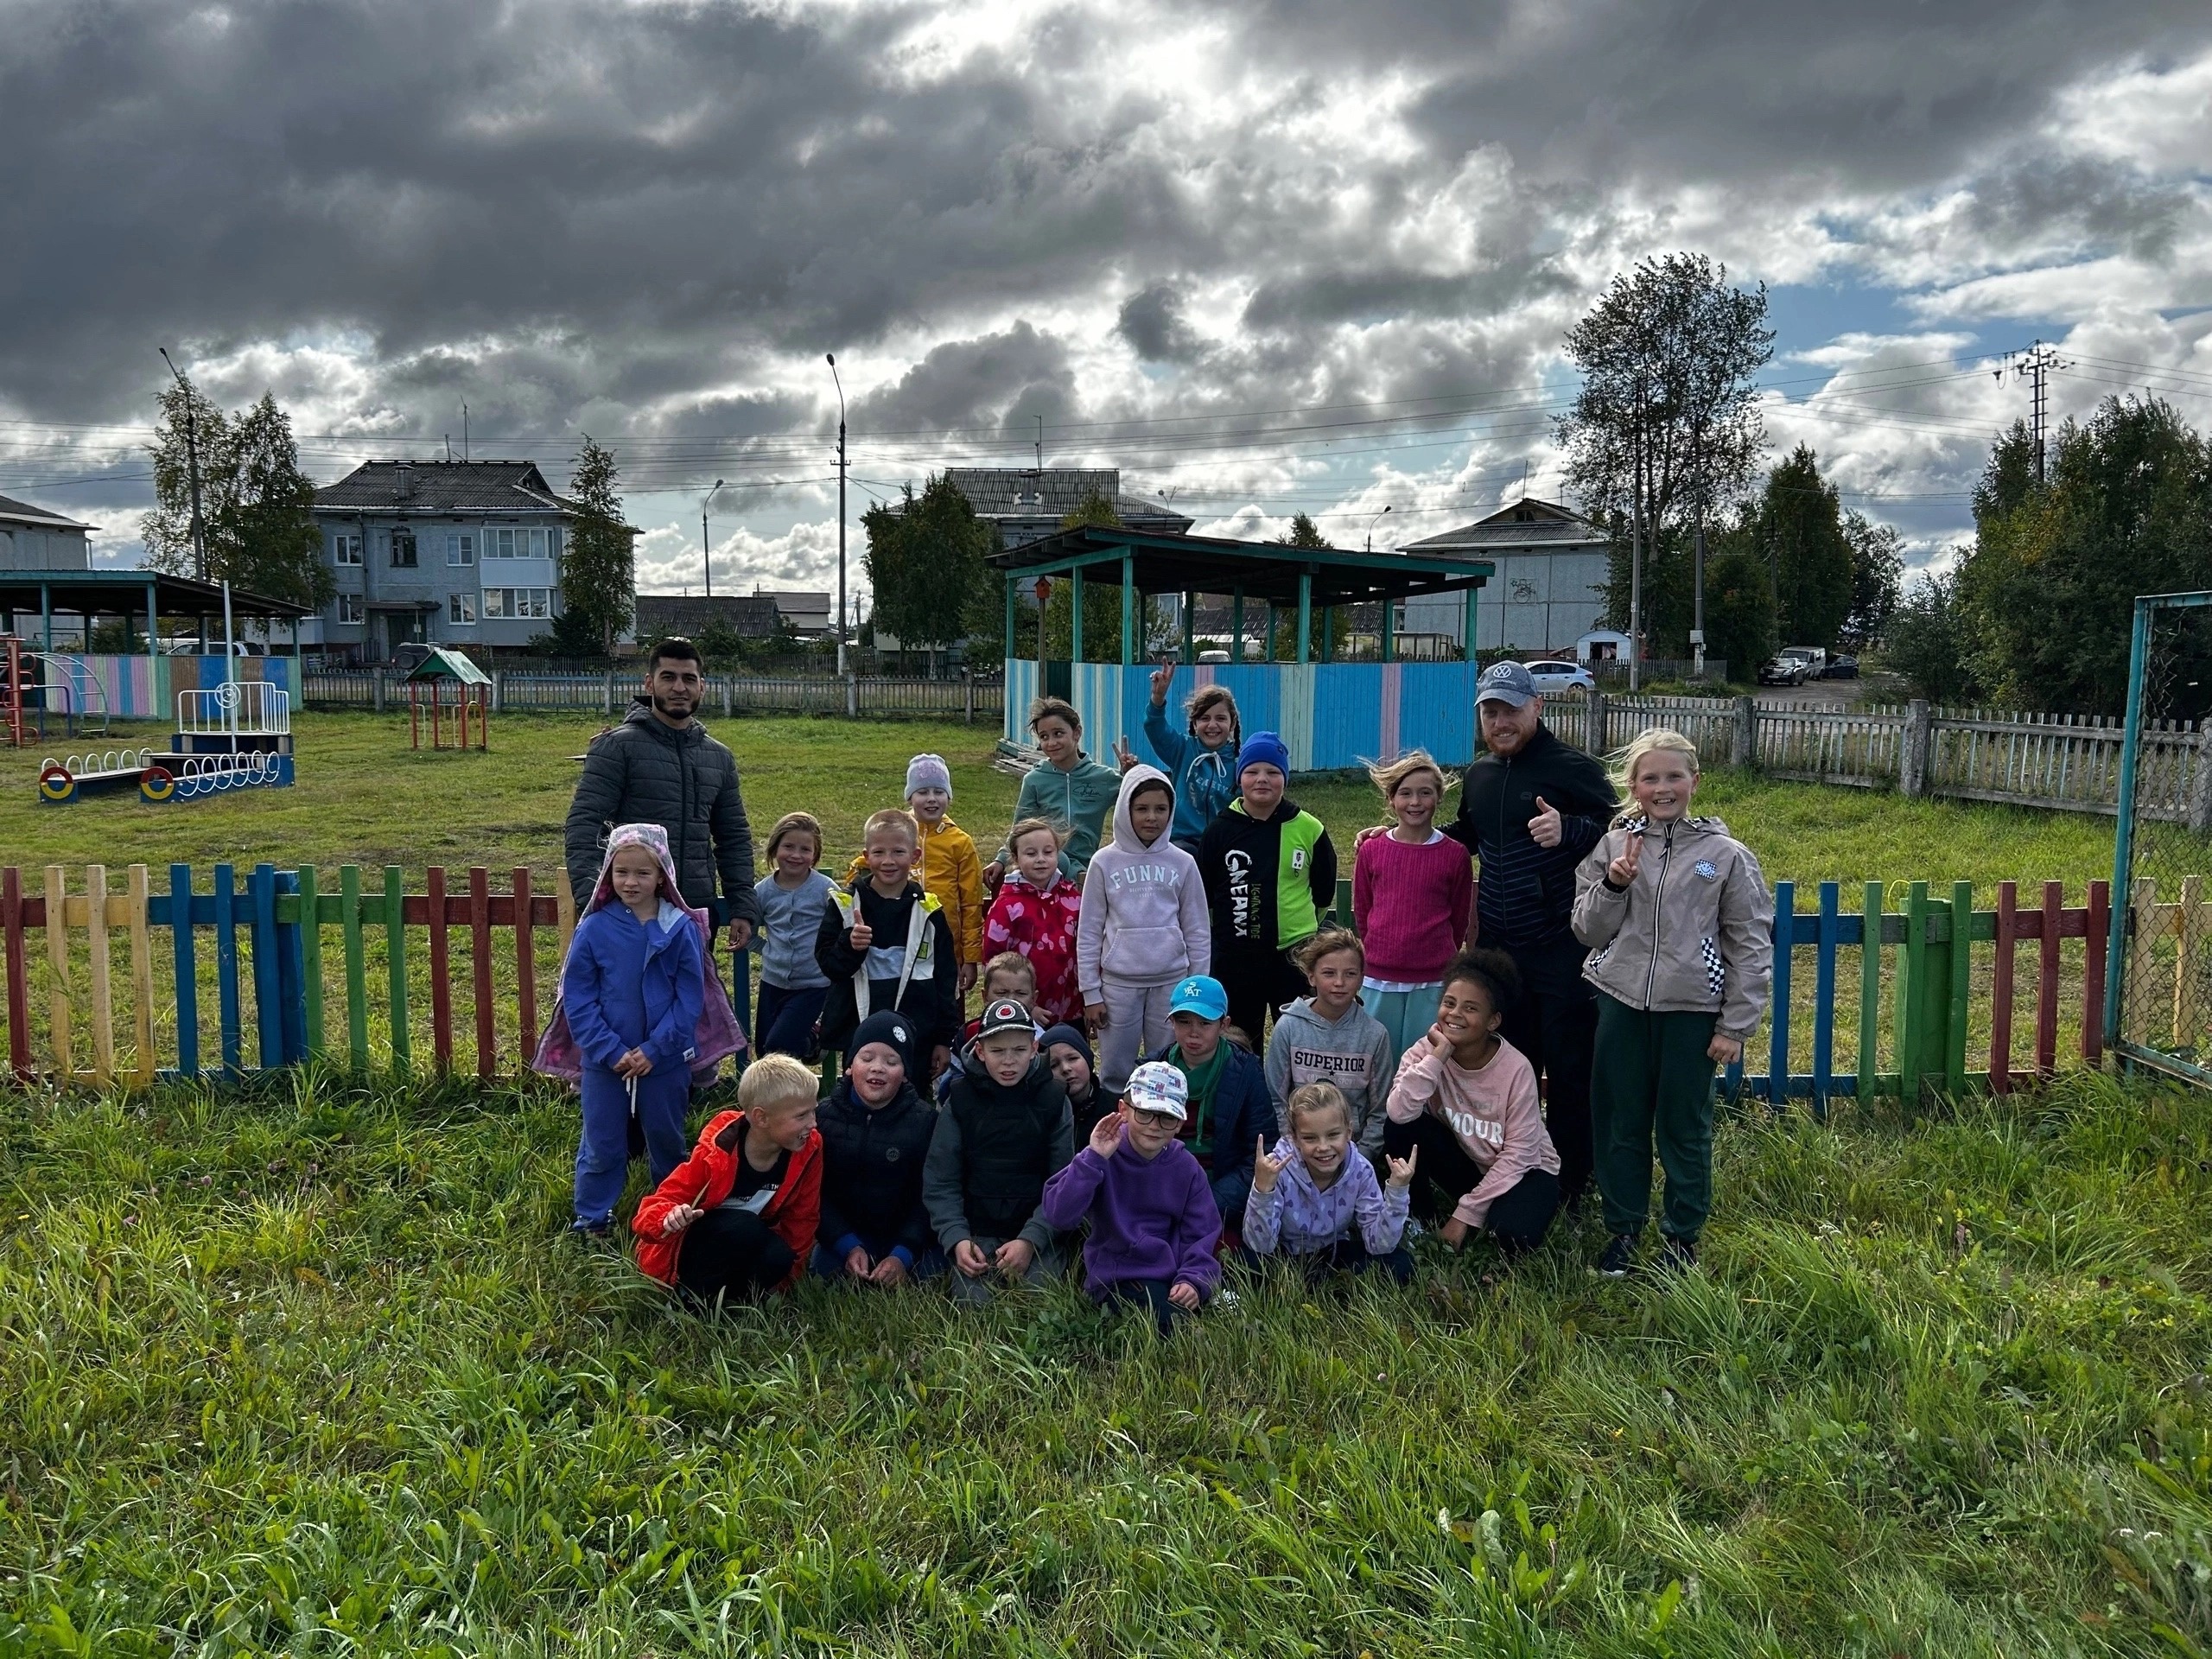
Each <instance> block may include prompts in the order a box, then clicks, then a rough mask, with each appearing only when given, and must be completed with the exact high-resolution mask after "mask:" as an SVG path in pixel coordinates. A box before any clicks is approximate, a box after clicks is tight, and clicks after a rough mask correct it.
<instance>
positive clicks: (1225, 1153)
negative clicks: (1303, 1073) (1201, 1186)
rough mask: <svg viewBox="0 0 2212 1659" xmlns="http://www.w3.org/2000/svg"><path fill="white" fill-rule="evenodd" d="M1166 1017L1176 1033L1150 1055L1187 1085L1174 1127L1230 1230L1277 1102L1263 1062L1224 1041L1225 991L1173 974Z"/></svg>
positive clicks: (1202, 978) (1213, 982) (1207, 980)
mask: <svg viewBox="0 0 2212 1659" xmlns="http://www.w3.org/2000/svg"><path fill="white" fill-rule="evenodd" d="M1167 1023H1168V1026H1169V1027H1170V1028H1172V1029H1173V1032H1174V1033H1175V1035H1174V1036H1173V1039H1170V1040H1169V1042H1168V1044H1167V1046H1166V1047H1165V1048H1163V1049H1161V1050H1160V1051H1159V1052H1157V1053H1154V1054H1147V1056H1145V1058H1147V1059H1148V1060H1165V1061H1166V1063H1167V1064H1168V1065H1172V1066H1173V1067H1174V1068H1175V1069H1176V1070H1177V1071H1179V1072H1181V1073H1182V1074H1183V1077H1184V1080H1185V1084H1187V1085H1188V1104H1189V1110H1190V1116H1188V1117H1187V1118H1185V1120H1184V1121H1183V1124H1182V1127H1181V1128H1179V1129H1178V1130H1177V1131H1176V1133H1177V1134H1179V1135H1180V1136H1181V1137H1182V1138H1183V1139H1184V1140H1185V1141H1187V1142H1189V1143H1190V1147H1191V1150H1192V1153H1194V1154H1196V1155H1197V1157H1198V1162H1199V1163H1200V1164H1202V1165H1203V1166H1205V1172H1206V1179H1207V1182H1208V1184H1209V1185H1211V1187H1212V1188H1213V1199H1214V1202H1215V1203H1216V1204H1217V1205H1220V1206H1221V1220H1222V1225H1223V1226H1224V1228H1225V1229H1226V1230H1228V1231H1230V1233H1236V1232H1237V1231H1238V1230H1240V1229H1241V1228H1242V1227H1243V1224H1244V1200H1245V1199H1246V1198H1248V1197H1249V1196H1250V1194H1251V1192H1252V1154H1253V1151H1254V1148H1255V1147H1257V1146H1258V1145H1259V1141H1260V1137H1261V1136H1262V1135H1269V1136H1272V1135H1274V1128H1275V1109H1274V1100H1273V1098H1272V1097H1271V1096H1269V1095H1268V1075H1267V1071H1266V1070H1265V1069H1264V1068H1263V1067H1262V1065H1260V1062H1259V1061H1258V1060H1257V1059H1255V1058H1254V1057H1253V1056H1252V1055H1251V1054H1250V1053H1249V1052H1246V1051H1245V1050H1244V1049H1242V1048H1240V1047H1238V1046H1236V1044H1235V1043H1233V1042H1231V1041H1230V1039H1229V1037H1228V1029H1229V993H1228V992H1227V991H1225V990H1224V989H1223V988H1222V984H1221V982H1220V981H1219V980H1217V979H1214V978H1211V977H1210V976H1207V975H1205V974H1192V976H1190V977H1189V978H1187V979H1183V980H1179V981H1178V982H1176V985H1175V988H1174V989H1173V991H1171V992H1169V993H1168V997H1167Z"/></svg>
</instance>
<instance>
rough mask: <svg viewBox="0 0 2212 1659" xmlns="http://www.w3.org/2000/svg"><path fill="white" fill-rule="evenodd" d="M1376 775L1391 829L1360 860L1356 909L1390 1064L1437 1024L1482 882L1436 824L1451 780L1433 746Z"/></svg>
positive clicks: (1355, 868) (1362, 849)
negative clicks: (1449, 966) (1447, 971)
mask: <svg viewBox="0 0 2212 1659" xmlns="http://www.w3.org/2000/svg"><path fill="white" fill-rule="evenodd" d="M1367 775H1368V776H1369V777H1370V779H1373V780H1374V782H1375V787H1376V788H1377V789H1379V790H1381V791H1383V804H1385V805H1386V806H1388V807H1389V810H1390V820H1391V822H1390V827H1389V829H1386V830H1384V831H1383V832H1381V833H1380V834H1376V835H1369V836H1363V837H1362V838H1361V840H1360V842H1359V850H1358V852H1357V854H1355V855H1354V856H1353V859H1352V872H1351V913H1352V918H1353V920H1354V922H1355V923H1356V925H1357V926H1358V928H1359V937H1360V940H1361V943H1362V944H1364V945H1365V947H1366V950H1367V964H1366V978H1365V980H1364V981H1363V983H1362V985H1361V987H1360V998H1359V1000H1360V1002H1361V1004H1362V1005H1363V1007H1365V1008H1366V1009H1367V1011H1368V1013H1370V1014H1373V1015H1374V1016H1375V1018H1376V1020H1380V1021H1381V1022H1382V1025H1383V1030H1384V1031H1386V1032H1388V1033H1389V1034H1390V1063H1391V1064H1392V1065H1396V1064H1397V1062H1398V1057H1399V1056H1400V1055H1402V1054H1403V1053H1404V1052H1406V1051H1407V1050H1408V1049H1409V1048H1412V1047H1413V1046H1415V1045H1416V1044H1418V1043H1420V1042H1421V1040H1422V1039H1423V1038H1424V1037H1425V1036H1426V1035H1427V1031H1428V1028H1429V1027H1431V1026H1433V1025H1434V1024H1435V1023H1436V1001H1437V998H1438V996H1439V995H1440V994H1441V993H1442V991H1443V989H1444V985H1443V980H1444V965H1445V964H1446V963H1448V962H1450V961H1451V960H1452V953H1453V952H1454V951H1456V950H1459V947H1460V945H1462V944H1465V942H1466V938H1467V922H1468V918H1470V917H1471V915H1472V914H1473V913H1474V907H1475V879H1474V872H1473V870H1472V868H1471V866H1470V864H1469V862H1468V858H1467V849H1465V847H1462V846H1461V845H1460V844H1459V842H1456V841H1452V840H1451V839H1449V838H1448V837H1447V836H1445V835H1443V834H1442V833H1441V832H1440V831H1439V830H1438V829H1437V827H1436V810H1437V808H1438V807H1439V806H1440V805H1442V804H1443V802H1444V792H1445V791H1446V789H1448V788H1449V787H1450V786H1451V785H1450V781H1449V780H1448V779H1446V776H1445V773H1444V769H1443V768H1442V767H1441V766H1438V765H1437V764H1436V762H1435V760H1433V758H1432V757H1431V756H1430V754H1429V753H1428V751H1427V750H1426V749H1414V750H1411V751H1410V752H1408V753H1405V754H1402V755H1400V756H1399V757H1398V758H1397V759H1396V760H1393V761H1391V762H1390V764H1389V765H1388V766H1370V767H1369V768H1368V769H1367Z"/></svg>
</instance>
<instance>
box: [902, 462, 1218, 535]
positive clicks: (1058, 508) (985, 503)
mask: <svg viewBox="0 0 2212 1659" xmlns="http://www.w3.org/2000/svg"><path fill="white" fill-rule="evenodd" d="M944 476H945V478H946V479H947V480H949V481H950V483H951V485H952V486H953V488H955V489H957V490H958V491H959V492H960V493H961V494H963V495H964V496H966V497H967V498H968V505H969V506H971V507H973V508H975V509H976V517H977V518H988V519H992V520H998V519H1001V518H1052V519H1058V518H1065V517H1066V516H1067V515H1068V514H1069V513H1071V512H1074V511H1075V510H1076V508H1077V507H1078V506H1080V505H1082V504H1083V499H1084V497H1085V496H1087V495H1090V494H1091V493H1094V492H1096V493H1098V494H1100V495H1103V496H1104V497H1105V498H1106V499H1108V500H1109V501H1111V502H1112V503H1113V504H1114V511H1115V512H1117V513H1119V514H1120V515H1121V518H1122V523H1123V524H1127V525H1128V526H1130V527H1131V528H1132V529H1134V528H1135V527H1137V526H1139V525H1142V526H1143V527H1144V528H1146V529H1147V530H1159V529H1166V530H1169V531H1177V532H1179V531H1185V530H1188V529H1189V528H1190V527H1191V524H1192V520H1191V519H1190V518H1186V517H1185V515H1183V514H1182V513H1179V512H1176V511H1175V509H1174V508H1173V507H1171V506H1169V505H1167V504H1166V502H1164V501H1154V500H1152V499H1148V498H1147V497H1145V496H1141V495H1124V494H1122V472H1121V468H1119V467H1046V469H1045V470H1044V471H1042V472H1039V470H1038V469H1037V468H1036V467H946V468H945V469H944Z"/></svg>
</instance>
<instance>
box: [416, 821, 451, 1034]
mask: <svg viewBox="0 0 2212 1659" xmlns="http://www.w3.org/2000/svg"><path fill="white" fill-rule="evenodd" d="M427 885H428V886H429V893H426V894H425V895H424V896H423V921H424V922H425V924H426V925H428V926H429V930H430V1052H431V1053H432V1055H433V1056H434V1057H435V1059H436V1062H437V1067H438V1074H439V1075H440V1076H441V1077H442V1076H444V1075H445V1074H446V1073H447V1072H449V1071H452V1070H453V982H452V974H453V954H452V951H451V950H450V948H449V947H448V942H447V938H446V921H447V917H446V872H445V866H443V865H442V864H433V865H431V866H430V868H429V878H428V884H427Z"/></svg>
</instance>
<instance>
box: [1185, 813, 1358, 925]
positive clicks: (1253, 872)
mask: <svg viewBox="0 0 2212 1659" xmlns="http://www.w3.org/2000/svg"><path fill="white" fill-rule="evenodd" d="M1198 874H1199V875H1200V876H1201V877H1202V878H1203V879H1204V880H1205V887H1206V907H1207V910H1208V912H1210V914H1211V919H1212V922H1213V948H1214V952H1215V954H1216V955H1217V956H1219V955H1221V954H1223V952H1224V950H1230V951H1237V950H1287V949H1289V948H1290V947H1291V946H1292V945H1294V944H1300V942H1302V941H1303V940H1306V939H1309V938H1313V935H1314V934H1315V933H1317V932H1319V931H1320V926H1321V916H1322V912H1325V911H1326V910H1327V909H1328V908H1329V907H1330V906H1332V905H1333V904H1335V903H1336V900H1337V849H1336V848H1335V847H1334V846H1332V844H1331V843H1330V841H1329V832H1328V831H1327V830H1326V829H1324V828H1323V827H1322V824H1321V820H1320V819H1319V818H1317V817H1314V816H1313V814H1312V813H1311V812H1307V811H1305V810H1302V809H1301V808H1300V806H1299V804H1298V803H1297V802H1295V801H1294V800H1292V799H1291V798H1290V797H1288V796H1287V795H1286V796H1284V797H1283V798H1282V801H1281V804H1279V805H1278V806H1277V807H1276V808H1275V810H1274V816H1273V817H1270V818H1268V819H1267V820H1266V821H1265V822H1264V823H1262V822H1261V821H1260V820H1258V819H1255V818H1254V817H1252V816H1251V815H1250V814H1249V813H1248V812H1246V811H1245V810H1244V803H1243V799H1242V798H1238V799H1236V800H1234V801H1231V802H1230V804H1229V805H1228V806H1227V807H1226V808H1224V810H1222V812H1221V813H1220V814H1219V815H1218V816H1217V817H1215V819H1214V821H1213V822H1212V823H1210V824H1208V825H1207V826H1206V832H1205V836H1204V837H1203V838H1202V839H1201V840H1200V841H1199V842H1198Z"/></svg>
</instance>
